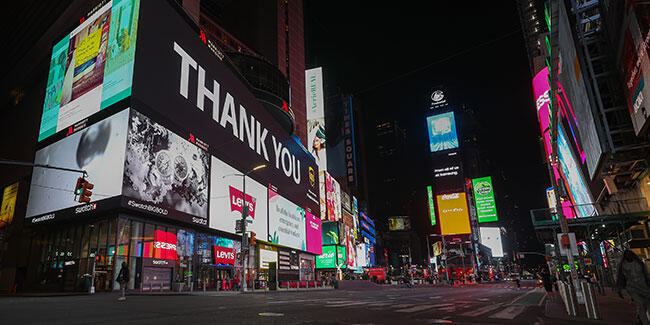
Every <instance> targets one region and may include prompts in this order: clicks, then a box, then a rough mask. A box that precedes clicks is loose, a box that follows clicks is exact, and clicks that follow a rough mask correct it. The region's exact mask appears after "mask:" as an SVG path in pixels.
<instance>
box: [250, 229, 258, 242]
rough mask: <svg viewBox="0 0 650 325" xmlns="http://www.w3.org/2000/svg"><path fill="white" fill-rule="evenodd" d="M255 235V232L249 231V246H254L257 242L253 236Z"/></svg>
mask: <svg viewBox="0 0 650 325" xmlns="http://www.w3.org/2000/svg"><path fill="white" fill-rule="evenodd" d="M255 236H257V234H256V233H254V232H252V231H251V241H250V246H255V245H256V244H257V238H255Z"/></svg>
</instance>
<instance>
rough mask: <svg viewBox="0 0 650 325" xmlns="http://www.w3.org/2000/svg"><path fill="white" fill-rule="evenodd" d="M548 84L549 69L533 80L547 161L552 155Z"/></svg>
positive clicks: (543, 70) (538, 74) (539, 73)
mask: <svg viewBox="0 0 650 325" xmlns="http://www.w3.org/2000/svg"><path fill="white" fill-rule="evenodd" d="M550 89H551V88H550V86H549V84H548V68H544V69H542V70H541V71H540V72H538V73H537V75H535V77H534V78H533V93H534V95H535V103H536V106H537V117H538V118H539V127H540V131H541V134H542V138H543V139H544V150H545V152H546V159H547V160H548V159H549V156H550V155H551V151H552V149H551V137H550V130H549V126H550V119H549V117H550V115H551V112H550V110H549V108H548V104H549V103H550V98H549V91H550Z"/></svg>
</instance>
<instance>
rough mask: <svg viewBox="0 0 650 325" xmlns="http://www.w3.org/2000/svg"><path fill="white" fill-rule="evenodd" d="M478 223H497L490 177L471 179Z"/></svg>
mask: <svg viewBox="0 0 650 325" xmlns="http://www.w3.org/2000/svg"><path fill="white" fill-rule="evenodd" d="M472 189H473V190H474V200H475V202H476V214H477V216H478V222H479V223H481V222H491V221H497V207H496V204H495V201H494V188H493V187H492V178H491V177H490V176H487V177H482V178H474V179H472Z"/></svg>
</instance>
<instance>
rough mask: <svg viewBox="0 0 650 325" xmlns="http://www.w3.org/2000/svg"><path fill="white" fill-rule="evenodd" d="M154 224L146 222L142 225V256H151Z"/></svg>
mask: <svg viewBox="0 0 650 325" xmlns="http://www.w3.org/2000/svg"><path fill="white" fill-rule="evenodd" d="M153 240H154V225H152V224H150V223H148V224H145V226H144V242H143V244H142V251H143V252H142V257H148V258H151V257H153Z"/></svg>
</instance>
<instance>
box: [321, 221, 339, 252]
mask: <svg viewBox="0 0 650 325" xmlns="http://www.w3.org/2000/svg"><path fill="white" fill-rule="evenodd" d="M322 228H323V234H322V238H323V246H325V245H338V244H340V243H341V242H340V241H339V225H338V224H337V223H336V222H332V221H326V222H323V224H322Z"/></svg>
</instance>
